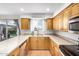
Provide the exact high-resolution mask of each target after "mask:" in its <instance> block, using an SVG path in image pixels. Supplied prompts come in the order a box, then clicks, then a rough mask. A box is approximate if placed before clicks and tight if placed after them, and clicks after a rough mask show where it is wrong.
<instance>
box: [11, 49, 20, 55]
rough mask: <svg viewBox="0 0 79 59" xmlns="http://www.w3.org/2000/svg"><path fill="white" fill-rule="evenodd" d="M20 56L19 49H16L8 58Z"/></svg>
mask: <svg viewBox="0 0 79 59" xmlns="http://www.w3.org/2000/svg"><path fill="white" fill-rule="evenodd" d="M19 55H20V49H19V48H16V49H15V50H14V51H12V52H11V53H10V54H9V56H19Z"/></svg>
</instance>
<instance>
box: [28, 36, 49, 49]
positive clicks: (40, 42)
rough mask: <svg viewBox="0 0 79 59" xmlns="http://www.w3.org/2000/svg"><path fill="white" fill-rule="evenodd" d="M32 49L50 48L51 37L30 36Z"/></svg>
mask: <svg viewBox="0 0 79 59" xmlns="http://www.w3.org/2000/svg"><path fill="white" fill-rule="evenodd" d="M29 41H30V49H49V38H47V37H30V39H29Z"/></svg>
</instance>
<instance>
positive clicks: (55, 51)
mask: <svg viewBox="0 0 79 59" xmlns="http://www.w3.org/2000/svg"><path fill="white" fill-rule="evenodd" d="M50 52H51V54H52V56H64V54H63V53H62V52H61V51H60V49H59V45H57V43H55V42H54V41H53V40H51V45H50Z"/></svg>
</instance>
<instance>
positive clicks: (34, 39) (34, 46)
mask: <svg viewBox="0 0 79 59" xmlns="http://www.w3.org/2000/svg"><path fill="white" fill-rule="evenodd" d="M29 42H30V49H38V45H37V44H38V40H37V37H30V38H29Z"/></svg>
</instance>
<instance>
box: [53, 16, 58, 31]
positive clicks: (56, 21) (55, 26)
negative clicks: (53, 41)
mask: <svg viewBox="0 0 79 59" xmlns="http://www.w3.org/2000/svg"><path fill="white" fill-rule="evenodd" d="M53 29H54V30H58V18H57V17H55V18H54V19H53Z"/></svg>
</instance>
